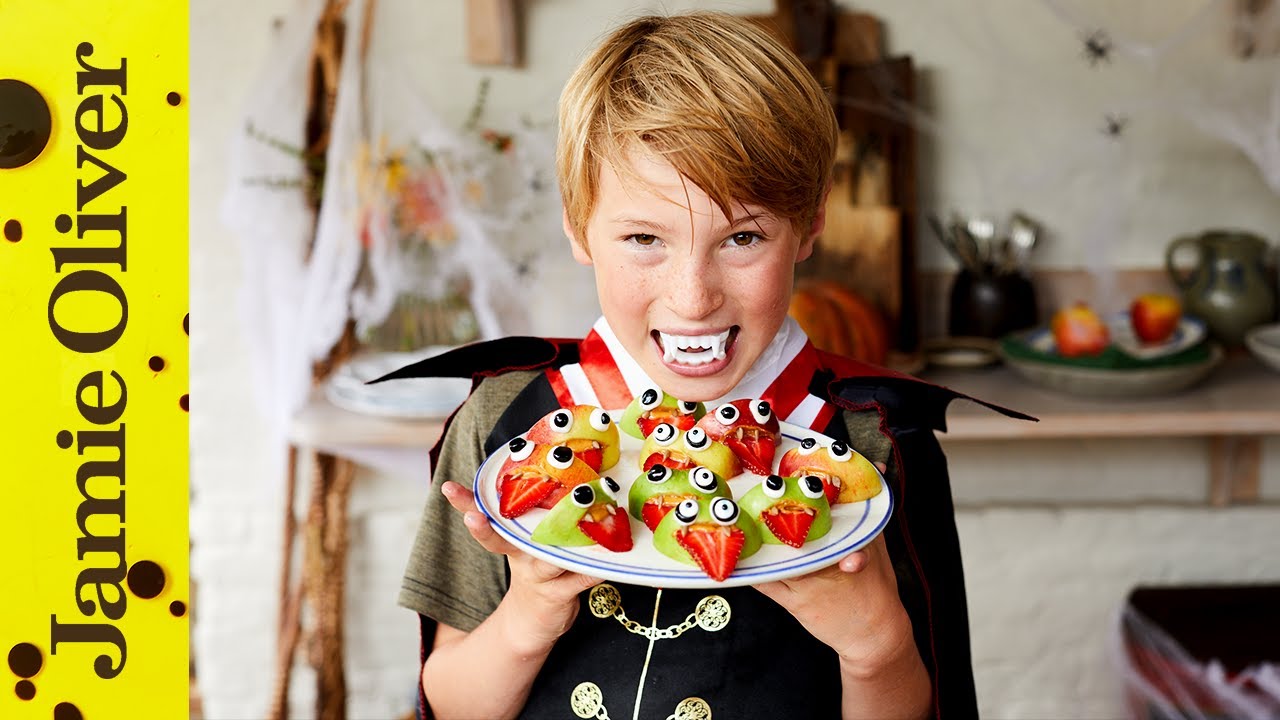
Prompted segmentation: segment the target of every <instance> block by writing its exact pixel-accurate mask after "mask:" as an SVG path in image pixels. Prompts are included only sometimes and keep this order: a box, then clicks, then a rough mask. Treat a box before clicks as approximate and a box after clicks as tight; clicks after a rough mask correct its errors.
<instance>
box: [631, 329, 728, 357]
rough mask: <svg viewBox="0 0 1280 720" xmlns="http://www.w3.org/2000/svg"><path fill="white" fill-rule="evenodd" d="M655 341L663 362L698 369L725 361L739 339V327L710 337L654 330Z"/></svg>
mask: <svg viewBox="0 0 1280 720" xmlns="http://www.w3.org/2000/svg"><path fill="white" fill-rule="evenodd" d="M652 335H653V338H654V341H655V342H657V343H658V347H659V348H660V349H661V350H662V361H663V362H665V363H675V364H677V365H688V366H690V367H697V366H699V365H706V364H707V363H712V362H715V361H716V360H723V359H724V358H725V356H726V355H727V354H728V352H729V348H730V347H731V346H732V345H733V341H734V340H736V339H737V337H738V326H737V325H734V326H733V327H730V328H728V329H727V330H723V331H721V332H718V333H713V334H709V335H675V334H672V333H667V332H663V331H661V330H654V331H653V332H652Z"/></svg>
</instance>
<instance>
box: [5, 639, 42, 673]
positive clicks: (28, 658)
mask: <svg viewBox="0 0 1280 720" xmlns="http://www.w3.org/2000/svg"><path fill="white" fill-rule="evenodd" d="M41 667H44V655H43V654H41V652H40V648H38V647H36V646H35V645H32V644H31V643H25V642H24V643H18V644H17V645H14V646H13V647H11V648H9V669H10V670H12V671H13V674H14V675H17V676H18V677H20V678H29V677H35V676H36V673H38V672H40V668H41Z"/></svg>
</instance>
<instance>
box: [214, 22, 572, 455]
mask: <svg viewBox="0 0 1280 720" xmlns="http://www.w3.org/2000/svg"><path fill="white" fill-rule="evenodd" d="M365 4H366V0H352V2H351V3H350V4H349V6H348V7H347V10H346V16H345V17H346V39H345V44H344V47H345V48H346V52H344V53H343V57H342V65H341V68H340V71H339V72H340V75H339V82H338V88H337V95H336V99H335V106H334V109H333V114H332V123H331V130H330V139H329V147H328V150H327V154H326V157H325V165H324V167H325V171H324V184H323V196H322V200H321V207H320V210H319V213H318V215H317V216H316V218H315V220H314V224H313V220H312V215H311V212H310V210H309V209H308V207H307V205H306V202H305V199H304V195H303V190H302V189H301V187H299V186H297V185H296V184H295V185H292V186H290V185H287V184H284V183H281V182H280V181H294V182H295V183H296V181H298V180H300V179H301V178H302V177H303V176H304V164H303V162H304V161H303V160H302V159H301V158H300V157H299V156H298V154H297V153H296V152H290V151H288V150H286V149H282V147H283V148H301V147H303V146H304V137H303V132H304V119H305V114H306V111H307V103H308V97H307V88H308V82H309V72H310V67H309V64H310V60H311V49H312V43H313V40H314V31H315V27H316V22H317V20H318V18H319V17H320V13H321V10H322V8H323V5H324V3H323V0H301V2H300V3H299V4H298V5H297V6H296V7H295V10H294V12H292V13H291V14H290V15H288V16H287V17H286V18H285V19H284V22H283V23H282V24H281V26H280V27H279V28H278V29H277V31H276V32H277V34H276V37H275V42H273V43H272V46H271V49H270V50H269V55H268V57H267V58H265V60H264V62H263V65H262V70H261V73H260V75H259V77H258V78H257V79H256V81H255V83H254V85H253V88H252V90H251V92H250V93H249V96H248V102H247V104H246V110H245V118H244V127H251V128H253V132H252V133H251V132H249V131H248V130H244V131H241V132H237V134H236V136H235V140H234V143H233V147H232V153H231V163H230V164H231V172H230V186H229V188H228V190H227V194H226V196H225V198H224V201H223V205H222V218H223V221H224V222H225V223H226V225H227V226H228V227H229V228H230V229H231V230H233V231H234V232H235V234H236V235H237V237H238V240H239V248H240V253H241V256H242V260H243V270H244V282H243V285H242V286H241V287H240V288H239V306H240V316H241V320H242V323H243V325H244V332H245V336H246V338H247V340H248V345H249V350H250V353H251V356H252V357H251V362H252V366H253V375H254V377H253V381H254V388H255V398H256V400H257V402H258V405H259V408H260V410H261V411H262V412H263V414H264V415H265V416H266V417H268V418H269V419H270V420H271V421H272V423H273V425H274V427H275V428H276V429H277V431H278V432H280V433H281V434H282V435H283V434H284V433H285V432H287V428H288V423H289V421H290V419H291V418H292V417H293V416H294V415H295V414H296V413H297V411H298V410H299V409H300V408H302V407H303V405H304V404H305V403H306V400H307V396H308V393H309V392H310V389H311V364H312V363H313V362H314V361H316V360H319V359H322V358H324V357H325V356H326V355H327V354H328V352H329V350H330V348H332V347H333V345H334V343H335V342H337V341H338V340H339V338H340V337H341V335H342V332H343V329H344V327H345V324H346V322H347V320H348V318H351V319H353V320H355V322H356V328H357V334H363V333H364V332H365V331H367V330H368V329H370V328H372V327H374V326H376V325H378V324H379V323H381V322H382V321H383V320H385V319H386V318H387V316H388V313H389V312H390V311H391V309H392V307H393V305H394V302H395V300H396V298H397V296H398V295H400V294H402V293H405V292H407V291H415V292H418V293H420V294H422V295H424V296H427V297H436V296H439V295H441V294H442V293H444V292H445V290H446V286H447V284H448V282H449V280H450V279H453V278H457V277H463V278H465V279H466V284H467V286H469V296H468V299H469V300H470V303H471V306H472V311H473V312H474V314H475V316H476V321H477V324H478V326H479V330H480V337H481V338H482V339H485V338H492V337H498V336H501V335H503V334H510V333H513V332H523V331H526V328H527V325H528V321H527V313H526V310H525V308H524V307H523V305H522V304H521V302H520V293H519V292H518V291H514V290H515V289H516V288H518V287H519V286H520V285H522V284H527V282H522V278H521V276H520V266H521V265H522V264H524V263H526V262H527V261H531V260H532V258H534V257H535V256H536V255H537V253H538V252H539V250H540V249H541V248H545V247H548V246H549V245H550V243H551V242H553V241H554V240H555V239H556V238H555V235H554V234H553V233H550V232H547V231H546V229H545V228H544V227H541V226H540V227H539V228H537V229H536V230H535V229H531V228H530V227H529V223H530V218H532V217H534V216H536V215H537V214H538V213H539V212H541V213H542V217H543V219H544V220H545V215H546V212H545V207H546V206H547V204H548V203H554V202H556V201H557V198H556V197H555V195H554V184H553V177H551V175H550V171H551V169H552V168H553V164H552V160H551V158H552V146H551V142H550V133H549V132H548V131H547V130H546V129H545V128H539V127H536V126H533V125H531V124H528V123H526V124H523V125H521V126H520V127H518V128H516V129H515V130H513V131H510V132H509V133H508V134H509V135H510V136H511V137H512V138H513V142H512V143H511V147H510V150H509V151H508V152H505V153H498V152H495V151H494V150H493V149H492V146H490V145H486V140H485V139H484V138H482V137H481V135H480V133H478V132H464V131H462V130H461V129H451V128H449V127H446V126H445V125H444V124H443V123H442V122H440V121H439V120H438V119H437V117H436V114H435V113H434V112H433V111H432V108H430V107H429V106H428V103H427V101H426V100H425V98H424V97H423V94H422V93H420V92H416V91H415V90H414V88H413V87H412V86H411V84H410V81H409V79H408V78H410V77H411V73H409V72H407V71H406V69H407V68H408V65H409V63H410V61H411V60H412V58H401V59H399V60H398V61H397V59H395V58H387V57H384V56H383V55H381V54H379V53H377V52H373V51H372V50H371V51H370V52H368V54H367V56H366V58H367V59H362V58H361V53H360V47H361V43H362V34H363V22H364V14H365ZM382 5H383V6H385V4H382ZM372 27H373V28H376V27H377V23H376V22H373V24H372ZM371 32H372V30H371ZM370 42H371V43H372V44H376V42H377V38H376V34H373V35H371V40H370ZM268 139H269V141H268ZM406 146H412V147H414V148H417V149H420V150H425V151H426V152H428V153H430V154H431V155H432V156H433V157H435V158H436V162H437V165H438V167H439V168H440V169H441V172H440V173H439V176H438V177H439V181H440V182H439V183H438V184H436V185H434V186H433V188H434V190H435V192H434V193H433V198H434V201H435V202H436V204H437V205H438V206H439V208H440V210H441V212H442V214H443V215H444V216H445V217H446V218H447V221H448V224H449V226H450V228H451V234H452V239H451V240H450V241H449V242H447V243H441V245H440V247H439V248H437V249H436V250H435V251H434V252H433V254H432V255H431V258H430V262H431V265H430V268H429V271H426V272H424V268H423V267H422V266H420V265H415V264H413V263H410V262H406V258H405V256H404V255H403V247H402V245H401V244H400V243H398V242H397V241H396V239H395V237H393V236H394V232H395V229H394V228H393V227H392V225H391V224H390V223H389V222H388V221H387V218H388V217H389V215H390V213H391V212H392V211H393V210H394V208H391V207H390V206H389V203H391V202H393V200H391V199H389V198H387V197H385V193H383V194H382V195H380V194H379V192H378V188H377V187H375V185H376V177H375V178H374V179H373V180H371V173H370V168H372V167H375V166H377V164H378V163H380V162H382V161H384V160H385V159H386V154H387V153H388V152H390V151H391V150H394V149H396V148H403V147H406ZM542 225H546V223H545V222H543V223H542ZM308 247H310V254H309V256H308V251H307V248H308ZM525 280H526V281H527V279H525Z"/></svg>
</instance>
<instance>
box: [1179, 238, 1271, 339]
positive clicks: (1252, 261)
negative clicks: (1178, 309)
mask: <svg viewBox="0 0 1280 720" xmlns="http://www.w3.org/2000/svg"><path fill="white" fill-rule="evenodd" d="M1184 248H1193V249H1194V250H1195V261H1194V262H1193V263H1192V264H1191V266H1190V267H1187V266H1183V265H1180V264H1175V262H1174V255H1175V254H1176V253H1178V252H1179V251H1182V250H1184ZM1269 252H1270V248H1269V246H1268V244H1267V241H1266V240H1264V239H1262V238H1260V237H1258V236H1256V235H1253V234H1252V233H1248V232H1242V231H1232V230H1208V231H1205V232H1203V233H1201V234H1200V235H1193V236H1186V237H1179V238H1175V239H1174V240H1173V241H1172V242H1170V243H1169V246H1168V248H1167V249H1166V251H1165V267H1166V269H1167V270H1168V272H1169V277H1170V278H1171V279H1172V280H1173V282H1174V284H1175V285H1177V286H1178V289H1179V290H1181V291H1182V304H1183V309H1184V310H1185V312H1186V313H1187V314H1189V315H1194V316H1196V317H1198V318H1200V319H1201V320H1204V322H1205V325H1207V326H1208V328H1209V332H1210V334H1211V335H1213V336H1214V337H1215V338H1217V339H1218V340H1219V341H1221V342H1222V343H1223V344H1225V345H1227V346H1229V347H1231V346H1237V345H1240V344H1241V343H1243V342H1244V334H1245V332H1246V331H1247V330H1248V329H1249V328H1251V327H1254V326H1255V325H1260V324H1262V323H1265V322H1269V321H1270V320H1271V319H1272V317H1274V315H1275V310H1276V298H1275V289H1274V288H1273V287H1272V280H1271V273H1270V271H1269V270H1268V268H1267V267H1266V264H1267V260H1268V254H1269Z"/></svg>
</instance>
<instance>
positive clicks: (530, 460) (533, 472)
mask: <svg viewBox="0 0 1280 720" xmlns="http://www.w3.org/2000/svg"><path fill="white" fill-rule="evenodd" d="M507 450H509V451H510V455H509V456H508V457H507V459H506V461H505V462H503V463H502V467H501V468H500V469H499V470H498V513H499V514H500V515H502V517H504V518H507V519H511V518H515V517H519V516H521V515H523V514H525V513H526V512H528V511H529V510H532V509H533V508H534V507H543V508H547V509H548V510H549V509H551V508H552V507H554V506H555V504H556V503H557V502H559V501H560V498H562V497H564V496H565V495H567V494H568V493H569V491H570V490H571V489H572V488H574V487H575V486H577V485H581V484H583V483H587V482H591V481H592V480H595V479H596V478H598V477H600V476H599V474H598V473H596V471H595V470H592V469H591V466H590V465H587V464H586V463H585V462H583V461H582V460H581V459H580V458H578V457H577V456H575V455H574V452H573V450H570V449H569V447H568V446H567V445H539V444H537V443H533V442H529V441H528V440H526V439H524V438H522V437H518V438H514V439H513V440H511V442H509V443H507Z"/></svg>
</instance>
